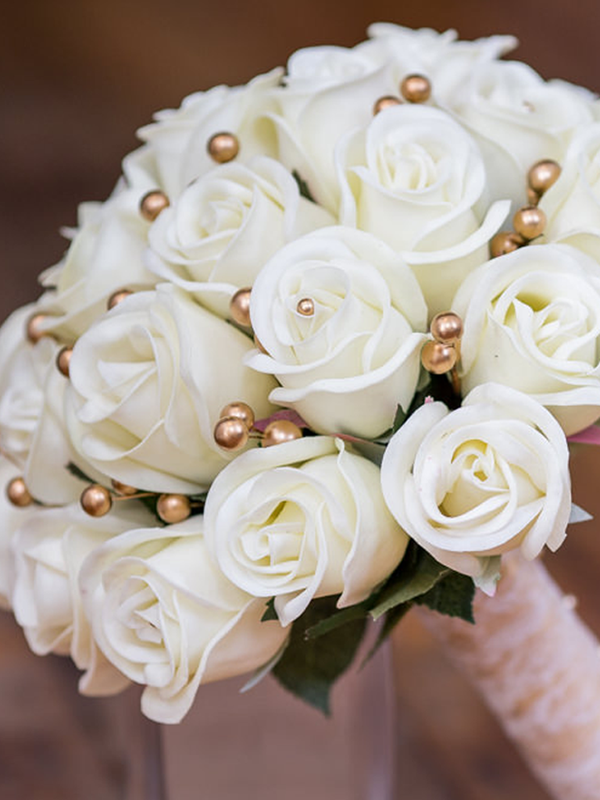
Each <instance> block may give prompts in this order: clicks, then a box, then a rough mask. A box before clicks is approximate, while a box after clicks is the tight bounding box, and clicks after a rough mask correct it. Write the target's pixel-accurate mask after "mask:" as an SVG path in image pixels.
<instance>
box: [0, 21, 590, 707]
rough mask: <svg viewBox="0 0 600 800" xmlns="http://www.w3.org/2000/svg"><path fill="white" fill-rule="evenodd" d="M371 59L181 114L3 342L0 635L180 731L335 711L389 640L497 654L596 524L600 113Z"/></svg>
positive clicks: (494, 58)
mask: <svg viewBox="0 0 600 800" xmlns="http://www.w3.org/2000/svg"><path fill="white" fill-rule="evenodd" d="M369 33H370V37H371V38H370V39H369V40H368V41H366V42H363V43H361V44H359V45H357V46H356V47H354V48H342V47H315V48H308V49H306V50H301V51H299V52H297V53H295V54H294V55H293V56H292V57H291V58H290V60H289V62H288V65H287V70H282V69H276V70H273V71H272V72H270V73H269V74H267V75H263V76H260V77H258V78H255V79H254V80H253V81H251V82H250V83H249V84H248V85H247V86H241V87H236V88H228V87H224V86H220V87H217V88H214V89H211V90H210V91H207V92H198V93H197V94H194V95H191V96H190V97H188V98H186V100H184V102H183V104H182V105H181V107H180V108H179V109H176V110H170V111H163V112H160V113H159V114H157V116H156V119H155V121H154V122H153V123H152V124H151V125H149V126H147V127H145V128H143V129H142V130H141V131H140V137H141V139H142V141H143V144H142V146H141V147H140V148H139V149H138V150H136V151H135V152H134V153H132V154H130V155H129V156H127V157H126V158H125V160H124V162H123V175H122V176H121V178H119V180H118V182H117V184H116V186H115V189H114V191H113V193H112V195H111V196H110V197H109V198H108V199H107V200H106V201H105V202H104V203H86V204H84V205H82V206H81V207H80V211H79V218H78V226H77V228H76V229H75V230H74V231H71V232H70V234H69V235H70V239H71V241H70V244H69V247H68V249H67V252H66V254H65V256H64V258H63V259H62V260H61V262H60V263H59V264H57V265H56V266H54V267H52V268H50V269H47V270H46V271H45V272H44V273H43V275H42V277H41V282H42V285H43V293H42V295H41V297H40V298H39V299H38V300H37V301H36V302H35V303H33V304H31V305H29V306H27V307H25V308H23V309H20V310H18V311H16V312H15V313H14V314H13V315H12V316H11V317H10V318H9V319H8V320H7V321H6V322H5V323H4V326H3V327H2V329H1V330H0V450H1V461H0V470H1V473H2V478H3V480H4V482H5V484H6V487H7V491H6V497H5V499H4V500H3V501H2V520H3V525H2V534H1V536H0V553H1V558H0V602H1V603H2V605H3V606H5V607H6V608H12V609H13V611H14V613H15V616H16V619H17V621H18V622H19V624H20V625H21V626H22V627H23V629H24V632H25V635H26V637H27V640H28V642H29V643H30V645H31V647H32V649H33V650H34V651H35V652H36V653H40V654H42V653H48V652H56V653H61V654H69V655H70V656H71V657H72V658H73V660H74V661H75V663H76V664H77V666H78V667H79V668H80V669H81V670H83V671H84V674H83V677H82V679H81V684H80V689H81V691H83V692H86V693H88V694H106V693H111V692H117V691H119V690H120V689H122V688H123V687H124V686H125V685H127V684H128V683H129V682H131V681H133V682H136V683H139V684H142V685H144V686H145V687H146V688H145V690H144V693H143V698H142V708H143V711H144V713H145V714H147V715H148V716H149V717H151V718H152V719H155V720H158V721H161V722H177V721H179V720H180V719H181V718H182V717H183V716H184V715H185V714H186V712H187V711H188V710H189V708H190V706H191V704H192V703H193V701H194V698H195V695H196V693H197V691H198V687H199V686H200V684H201V683H205V682H207V681H212V680H217V679H220V678H225V677H229V676H232V675H237V674H241V673H244V672H249V671H250V672H252V671H254V673H255V674H254V676H253V678H251V681H256V680H258V679H259V678H260V677H261V676H262V675H264V674H266V673H268V672H272V673H273V674H274V675H275V676H276V677H277V678H278V680H280V681H281V683H282V684H284V685H285V686H286V687H288V688H289V689H290V690H291V691H293V692H295V693H296V694H298V695H300V696H302V697H304V698H305V699H307V700H308V701H309V702H312V703H313V704H315V705H317V706H319V707H320V708H322V709H324V710H327V709H328V706H329V689H330V686H331V684H332V682H333V681H334V680H335V678H337V677H338V676H339V675H340V674H341V673H342V672H343V671H344V670H345V669H346V668H347V666H348V665H349V664H350V662H351V661H352V659H353V658H354V656H355V654H356V651H357V649H358V647H359V645H360V642H361V640H362V638H363V636H364V634H365V627H366V623H367V620H368V619H369V618H374V619H379V618H383V620H382V621H381V623H380V625H379V628H378V636H377V639H376V643H375V644H376V646H378V645H379V644H380V643H381V642H382V641H383V640H384V639H385V637H386V636H387V635H388V634H389V632H390V631H391V629H392V628H393V626H394V624H395V623H396V622H398V621H399V619H400V618H401V617H402V616H403V615H404V613H405V612H406V611H407V610H408V609H409V608H410V607H411V606H413V605H415V604H420V605H425V606H428V607H430V608H433V609H435V610H437V611H439V612H442V613H446V614H450V615H454V616H459V617H463V618H464V619H467V620H470V621H473V616H472V601H473V596H474V592H475V588H476V587H479V588H480V589H482V590H483V591H484V592H486V593H488V594H490V595H493V594H494V590H495V586H496V583H497V581H498V579H499V578H500V576H501V574H502V556H503V555H504V554H505V553H507V552H509V551H511V550H520V551H521V552H522V554H523V555H524V556H525V558H528V559H532V558H534V557H536V556H537V555H538V554H539V553H540V552H541V550H542V549H543V548H544V546H548V547H549V548H550V549H552V550H556V549H557V548H558V547H559V546H560V544H561V543H562V541H563V540H564V538H565V534H566V529H567V525H568V523H569V522H574V521H577V520H579V519H582V518H584V517H585V512H583V511H582V510H581V509H578V508H576V507H575V506H573V505H572V502H571V488H570V478H569V467H568V460H569V446H568V441H567V438H566V437H567V436H570V437H572V436H576V437H579V438H583V439H587V440H593V439H594V437H595V431H596V428H594V427H593V425H594V423H595V421H596V420H597V419H598V418H600V247H599V245H598V243H599V241H600V214H599V210H598V209H599V204H600V194H599V191H600V190H599V177H598V176H599V175H600V171H599V169H600V166H599V165H600V161H599V153H600V128H599V127H598V126H599V124H600V123H598V122H597V121H596V119H597V117H598V107H597V103H596V100H595V98H594V97H593V96H592V95H591V94H590V93H588V92H587V91H585V90H583V89H581V88H579V87H575V86H571V85H569V84H566V83H563V82H559V81H544V80H543V79H542V78H540V77H539V76H538V75H537V74H536V73H535V72H534V71H533V70H531V69H530V68H529V67H527V66H525V65H524V64H519V63H516V62H510V61H505V60H502V59H501V56H503V55H504V54H505V53H506V52H507V51H508V50H510V48H511V47H512V46H513V45H514V41H513V39H511V38H510V37H490V38H488V39H483V40H480V41H475V42H460V41H457V40H456V37H455V34H454V33H453V32H452V31H448V32H446V33H444V34H438V33H436V32H434V31H431V30H420V31H410V30H407V29H404V28H400V27H397V26H394V25H384V24H379V25H374V26H372V28H371V29H370V31H369ZM590 426H591V427H590Z"/></svg>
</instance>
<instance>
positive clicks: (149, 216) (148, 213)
mask: <svg viewBox="0 0 600 800" xmlns="http://www.w3.org/2000/svg"><path fill="white" fill-rule="evenodd" d="M168 205H169V198H168V197H167V195H166V194H165V193H164V192H161V191H160V189H152V191H150V192H146V194H145V195H144V196H143V197H142V199H141V200H140V213H141V215H142V217H143V218H144V219H145V220H147V221H148V222H154V220H155V219H156V218H157V217H158V215H159V214H160V212H161V211H164V210H165V208H166V207H167V206H168Z"/></svg>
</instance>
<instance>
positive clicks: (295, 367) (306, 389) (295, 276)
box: [247, 228, 426, 438]
mask: <svg viewBox="0 0 600 800" xmlns="http://www.w3.org/2000/svg"><path fill="white" fill-rule="evenodd" d="M301 300H309V301H310V302H312V304H313V308H314V313H312V314H310V315H308V316H306V315H303V314H301V313H299V311H298V303H299V302H300V301H301ZM250 314H251V318H252V325H253V328H254V331H255V333H256V335H257V337H258V339H259V341H260V342H261V345H262V346H263V348H265V349H266V351H267V353H268V355H265V354H263V353H258V352H255V353H254V354H253V355H252V356H251V357H250V358H249V359H248V360H247V363H248V364H249V365H250V366H251V367H252V368H253V369H255V370H259V371H261V372H270V373H273V374H274V375H276V376H277V379H278V381H279V382H280V383H281V387H278V388H276V389H274V390H273V391H272V392H271V395H270V398H271V400H272V401H273V402H274V403H278V404H280V405H286V406H292V407H293V408H294V409H295V410H296V411H297V412H298V413H299V414H300V415H301V416H302V417H303V418H304V419H305V420H306V421H307V422H308V423H309V424H310V426H311V427H312V428H313V429H314V430H316V431H319V432H323V433H341V432H344V433H352V434H355V435H357V436H364V437H367V438H373V437H375V436H378V435H380V434H381V433H383V432H384V431H385V430H387V428H389V427H390V426H391V424H392V422H393V419H394V415H395V412H396V409H397V407H398V404H400V405H401V406H402V408H403V409H407V408H408V406H409V404H410V402H411V400H412V397H413V394H414V391H415V388H416V385H417V380H418V377H419V368H420V349H421V346H422V344H423V342H424V341H425V339H426V334H424V333H422V332H421V333H420V332H419V331H424V329H425V325H426V307H425V303H424V301H423V296H422V294H421V291H420V289H419V286H418V284H417V282H416V280H415V278H414V276H413V274H412V273H411V271H410V270H409V269H408V267H407V266H406V265H405V264H404V262H403V261H402V259H401V258H399V257H398V256H396V255H395V254H394V253H393V252H392V251H391V250H390V249H389V248H388V247H387V245H385V244H384V243H383V242H381V241H380V240H378V239H376V238H375V237H374V236H370V235H369V234H366V233H362V232H360V231H356V230H352V229H350V228H327V229H323V230H321V231H316V232H315V233H313V234H309V235H308V236H305V237H303V238H302V239H297V240H296V241H295V242H291V243H290V244H289V245H287V246H286V247H284V248H283V249H282V250H280V251H279V253H277V254H276V255H275V256H274V257H273V258H272V259H271V261H269V262H268V263H267V264H266V265H265V267H264V268H263V269H262V271H261V272H260V274H259V276H258V278H257V279H256V281H255V283H254V286H253V289H252V295H251V299H250Z"/></svg>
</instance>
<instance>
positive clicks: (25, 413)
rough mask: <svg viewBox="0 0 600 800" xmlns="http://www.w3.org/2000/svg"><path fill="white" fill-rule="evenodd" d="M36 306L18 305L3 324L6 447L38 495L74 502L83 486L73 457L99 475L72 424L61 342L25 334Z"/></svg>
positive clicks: (0, 399)
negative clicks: (78, 446)
mask: <svg viewBox="0 0 600 800" xmlns="http://www.w3.org/2000/svg"><path fill="white" fill-rule="evenodd" d="M38 310H39V309H38ZM35 311H36V309H35V307H34V306H25V307H23V308H21V309H19V310H18V311H15V312H14V313H13V314H12V315H11V316H10V317H9V318H8V319H7V320H6V322H5V323H4V324H3V326H2V328H1V329H0V449H1V450H2V452H3V453H5V454H6V455H7V456H8V457H9V458H10V459H11V460H12V461H13V462H14V463H15V464H16V465H18V467H19V469H20V471H21V475H22V476H23V477H24V478H25V482H26V484H27V487H28V489H29V491H30V493H31V494H32V496H33V497H34V498H35V499H36V500H39V501H41V502H44V503H69V502H72V501H74V500H76V499H77V498H78V497H79V495H80V494H81V491H82V488H83V487H82V483H81V481H80V480H79V479H77V478H75V477H74V476H73V475H72V474H71V473H70V472H69V470H68V469H67V465H68V464H69V463H70V462H72V463H74V464H76V465H77V466H78V467H79V468H80V469H82V470H83V471H84V472H85V473H86V474H87V475H89V477H91V478H93V479H96V478H97V477H98V475H97V473H95V472H94V470H93V469H92V468H91V467H90V465H89V464H88V463H87V462H86V461H85V459H82V457H81V456H80V455H79V454H78V453H77V452H76V451H75V449H74V448H73V445H72V444H71V441H70V439H69V436H68V433H67V430H66V425H65V420H64V410H63V399H64V393H65V388H66V385H67V381H66V379H65V378H64V377H63V376H62V375H61V374H60V372H59V371H58V369H57V367H56V356H57V354H58V351H59V350H60V345H59V344H57V343H56V342H55V341H54V339H52V338H50V337H43V338H42V339H40V340H39V341H38V342H37V344H35V345H34V344H31V342H29V341H28V340H27V338H26V336H25V329H26V325H27V320H28V319H29V317H30V316H31V315H32V314H34V313H35Z"/></svg>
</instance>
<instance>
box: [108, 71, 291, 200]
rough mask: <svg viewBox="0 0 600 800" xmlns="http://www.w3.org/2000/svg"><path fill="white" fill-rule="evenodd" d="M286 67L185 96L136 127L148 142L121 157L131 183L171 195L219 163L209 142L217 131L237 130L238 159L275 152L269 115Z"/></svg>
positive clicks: (270, 154) (177, 194)
mask: <svg viewBox="0 0 600 800" xmlns="http://www.w3.org/2000/svg"><path fill="white" fill-rule="evenodd" d="M282 73H283V70H282V69H281V68H277V69H274V70H272V71H271V72H269V73H267V74H266V75H259V76H258V77H256V78H254V79H253V80H251V81H250V82H249V83H248V84H247V85H245V86H235V87H233V88H230V87H229V86H215V87H214V88H212V89H210V90H209V91H207V92H196V93H194V94H191V95H189V97H186V98H185V100H184V101H183V103H182V104H181V108H178V109H175V110H173V109H166V110H164V111H160V112H158V114H156V115H155V122H154V123H152V124H151V125H146V126H145V127H143V128H141V129H140V130H139V131H138V136H139V137H140V139H142V141H144V142H145V144H144V145H143V146H142V147H140V148H139V149H138V150H135V151H134V152H133V153H131V154H130V155H128V156H127V157H126V158H125V159H124V161H123V172H124V174H125V177H126V178H127V181H128V184H129V185H130V186H132V187H134V188H135V189H137V190H141V191H142V192H144V191H148V190H150V189H157V188H158V189H161V190H163V191H164V192H166V193H167V195H168V196H169V198H171V200H174V199H175V198H177V197H178V196H179V195H180V194H181V193H182V192H183V191H184V189H185V188H186V186H188V185H189V184H190V183H191V182H192V181H193V180H196V178H199V177H200V176H201V175H204V174H205V173H207V172H209V171H210V170H211V169H213V168H214V167H215V162H214V161H213V160H212V159H211V158H210V156H209V154H208V152H207V149H206V145H207V143H208V141H209V139H210V138H211V136H213V135H214V134H215V133H221V132H223V131H226V132H231V133H233V134H235V135H236V136H237V138H238V140H239V143H240V151H239V155H238V157H237V159H236V160H237V161H239V162H241V163H246V162H247V161H249V160H250V159H252V158H253V157H254V156H256V155H267V156H273V157H276V156H277V151H278V145H277V137H276V135H275V131H274V129H273V125H272V124H271V123H270V122H269V120H268V118H267V115H268V114H269V113H271V112H273V111H274V110H275V109H276V108H277V101H276V98H275V95H276V89H277V87H278V86H279V84H280V82H281V77H282Z"/></svg>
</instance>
